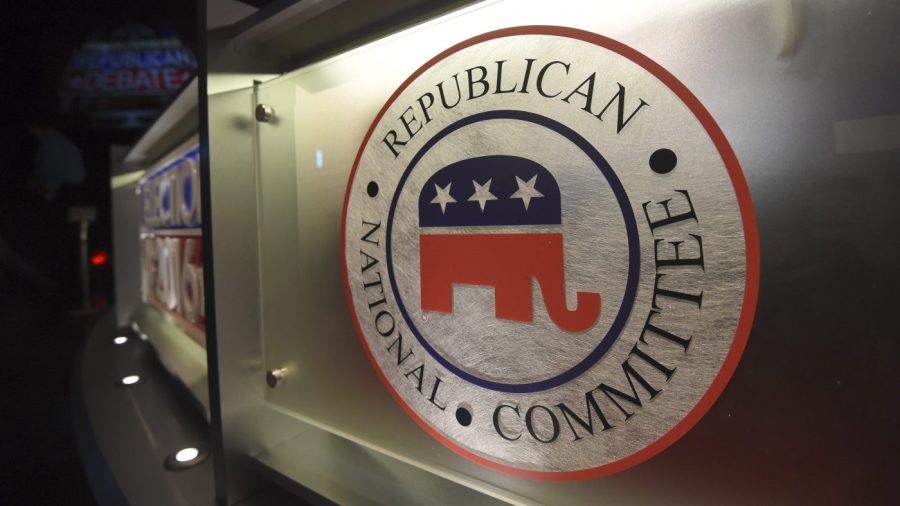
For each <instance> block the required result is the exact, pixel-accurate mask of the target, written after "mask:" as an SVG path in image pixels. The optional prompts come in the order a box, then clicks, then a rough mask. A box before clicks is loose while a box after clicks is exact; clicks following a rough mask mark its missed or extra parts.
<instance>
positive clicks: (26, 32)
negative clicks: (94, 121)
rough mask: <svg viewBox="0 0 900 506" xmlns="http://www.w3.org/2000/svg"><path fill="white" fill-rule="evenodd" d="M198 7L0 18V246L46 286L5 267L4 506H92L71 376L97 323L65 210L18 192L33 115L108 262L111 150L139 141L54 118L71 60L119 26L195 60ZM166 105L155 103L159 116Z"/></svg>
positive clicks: (0, 362)
mask: <svg viewBox="0 0 900 506" xmlns="http://www.w3.org/2000/svg"><path fill="white" fill-rule="evenodd" d="M196 12H197V6H196V2H192V1H181V0H154V1H152V2H151V1H134V0H91V1H90V2H75V1H68V2H65V1H49V2H15V3H8V4H6V5H5V8H4V12H3V15H2V16H0V63H2V74H0V83H2V84H0V100H2V109H0V110H2V114H0V239H2V240H3V241H4V242H5V243H7V244H8V245H9V246H10V247H11V248H12V249H13V250H14V251H15V252H16V254H18V255H19V256H20V257H22V258H24V259H25V260H27V261H28V262H29V263H30V264H31V265H32V266H33V267H34V268H35V269H36V270H38V271H39V272H41V273H42V274H43V275H45V276H47V277H48V278H49V279H51V280H52V285H50V286H36V285H35V284H34V283H32V282H29V281H28V280H26V279H23V278H22V276H20V275H18V274H17V273H15V272H12V271H11V270H10V269H7V268H4V266H3V264H2V263H0V369H2V370H0V378H2V392H3V402H2V412H3V414H2V416H0V434H2V438H0V455H3V457H4V458H3V459H2V460H3V463H2V465H0V504H26V505H36V504H93V503H94V501H93V498H92V495H91V492H90V488H89V486H88V484H87V481H86V479H85V477H84V472H83V470H82V468H81V463H80V460H79V456H78V452H77V449H76V444H75V440H74V435H73V430H72V420H73V418H72V409H71V405H72V395H71V385H72V377H73V368H74V365H75V363H76V358H77V355H78V353H79V350H80V347H81V345H82V343H83V341H84V336H85V330H86V329H87V328H89V327H90V325H91V323H92V322H93V321H94V319H95V318H96V314H97V311H95V312H88V313H87V314H76V313H75V312H74V311H73V310H75V309H78V308H79V307H80V304H81V300H80V293H79V291H78V278H77V275H78V262H79V252H78V234H77V228H76V225H75V224H72V223H67V222H66V220H65V209H64V208H63V206H62V205H57V206H48V205H47V204H46V203H44V202H43V201H42V199H41V198H40V197H39V196H37V195H35V194H32V193H30V192H28V191H26V190H25V188H24V184H25V182H26V181H27V179H28V177H29V176H30V174H31V172H32V171H33V169H34V155H35V150H36V148H37V145H38V144H37V141H36V140H35V139H34V138H32V137H31V135H29V132H28V128H27V124H28V122H29V120H30V119H31V118H33V117H34V116H36V115H40V116H45V117H48V118H50V120H51V121H52V122H53V123H54V126H55V127H56V128H57V130H59V131H61V132H62V133H64V134H65V135H66V136H67V137H69V138H70V139H71V140H72V141H73V142H74V143H75V144H76V145H78V147H79V148H80V149H81V151H82V154H83V158H84V164H85V167H86V169H87V173H88V175H87V180H86V181H85V183H84V184H83V187H82V188H81V190H80V192H79V193H80V195H78V196H77V197H73V198H71V199H69V202H68V203H75V204H83V205H91V206H96V207H97V209H98V217H97V222H96V223H95V224H93V225H92V226H91V230H90V234H91V241H90V251H91V252H94V251H97V250H103V251H106V252H108V253H110V254H112V255H114V254H115V252H112V251H110V248H111V242H112V241H111V238H110V195H109V178H110V167H109V146H110V145H113V144H126V145H131V144H133V143H134V142H135V141H136V140H137V139H138V138H139V136H140V134H141V131H140V130H139V129H134V128H131V129H114V128H96V127H92V126H91V123H90V121H89V117H88V115H87V113H86V112H84V111H83V112H75V113H72V112H64V111H60V100H59V97H58V91H59V89H60V85H61V79H62V77H63V74H64V72H65V69H66V64H67V62H68V60H69V58H70V57H71V55H72V53H73V52H74V51H76V50H77V49H79V48H81V47H82V45H83V44H84V42H86V41H88V40H104V39H105V38H107V37H108V36H109V34H110V33H111V32H112V30H114V29H116V28H117V27H120V26H122V25H124V24H126V23H139V24H143V25H146V26H148V27H150V28H152V29H154V30H156V31H168V32H171V31H172V30H174V32H175V33H176V34H177V36H178V38H180V39H181V41H182V43H183V44H184V45H185V46H188V47H190V48H191V49H193V50H194V52H195V54H196V32H197V30H196V25H197V14H196ZM168 99H169V97H165V98H163V99H161V100H160V101H159V102H160V105H165V101H166V100H168ZM111 265H112V262H111V260H110V262H108V263H107V264H106V265H105V266H103V267H100V268H94V269H92V277H93V278H94V280H93V286H92V303H93V304H94V305H95V306H96V307H97V309H98V310H99V309H102V308H103V307H105V306H107V305H110V304H112V303H113V302H114V300H113V299H114V294H113V293H112V275H111V269H112V267H111Z"/></svg>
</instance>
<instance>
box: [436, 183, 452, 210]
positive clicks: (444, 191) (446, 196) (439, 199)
mask: <svg viewBox="0 0 900 506" xmlns="http://www.w3.org/2000/svg"><path fill="white" fill-rule="evenodd" d="M452 185H453V183H447V186H446V187H445V188H441V187H440V186H438V185H437V184H435V185H434V192H435V193H436V194H437V195H435V196H434V198H433V199H431V203H432V204H440V206H441V214H444V212H445V211H446V210H447V204H453V203H455V202H456V199H455V198H453V197H451V196H450V186H452Z"/></svg>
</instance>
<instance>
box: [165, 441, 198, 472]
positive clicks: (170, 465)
mask: <svg viewBox="0 0 900 506" xmlns="http://www.w3.org/2000/svg"><path fill="white" fill-rule="evenodd" d="M206 455H207V454H206V451H204V450H202V449H200V448H195V447H193V446H189V447H187V448H182V449H180V450H178V451H177V452H175V453H173V454H171V455H169V456H168V457H166V460H165V461H164V462H163V466H164V467H165V468H166V469H168V470H169V471H180V470H182V469H188V468H190V467H194V466H196V465H197V464H199V463H201V462H203V461H204V460H206Z"/></svg>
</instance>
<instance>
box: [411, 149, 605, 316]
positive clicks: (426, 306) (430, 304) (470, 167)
mask: <svg viewBox="0 0 900 506" xmlns="http://www.w3.org/2000/svg"><path fill="white" fill-rule="evenodd" d="M561 204H562V203H561V197H560V190H559V185H558V184H557V183H556V180H555V179H554V177H553V175H552V174H551V173H550V171H548V170H547V169H546V168H544V167H542V166H541V165H540V164H538V163H536V162H534V161H531V160H528V159H525V158H521V157H517V156H505V155H495V156H483V157H477V158H470V159H467V160H462V161H459V162H456V163H453V164H451V165H448V166H446V167H444V168H442V169H440V170H438V171H437V172H436V173H435V174H434V175H432V176H431V177H430V178H429V179H428V181H427V182H426V183H425V185H424V186H423V188H422V191H421V193H420V195H419V204H418V208H419V229H420V236H419V261H420V274H421V297H422V310H424V311H437V312H443V313H452V312H453V285H454V284H464V285H479V286H487V287H491V288H493V289H494V301H495V302H494V305H495V308H494V311H495V315H496V317H497V318H498V319H502V320H512V321H518V322H524V323H531V322H532V321H533V319H534V301H533V300H532V299H533V297H532V282H533V281H532V280H537V282H538V285H539V287H540V292H541V296H542V297H543V300H544V305H545V307H546V309H547V314H548V315H549V316H550V319H551V320H552V321H553V322H554V323H555V324H556V325H557V326H558V327H559V328H561V329H563V330H566V331H569V332H583V331H585V330H587V329H589V328H591V327H592V326H593V325H594V323H595V322H596V321H597V318H598V317H599V316H600V294H598V293H594V292H577V295H576V299H575V307H574V308H573V309H569V306H568V304H567V302H566V279H565V259H564V240H563V233H562V211H561V209H562V205H561Z"/></svg>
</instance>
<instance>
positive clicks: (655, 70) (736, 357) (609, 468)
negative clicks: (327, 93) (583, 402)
mask: <svg viewBox="0 0 900 506" xmlns="http://www.w3.org/2000/svg"><path fill="white" fill-rule="evenodd" d="M515 35H555V36H559V37H567V38H572V39H579V40H583V41H585V42H589V43H591V44H595V45H598V46H601V47H604V48H606V49H609V50H610V51H613V52H615V53H618V54H620V55H622V56H624V57H625V58H628V59H629V60H631V61H633V62H635V63H637V64H638V65H640V66H641V67H643V68H644V69H645V70H647V71H648V72H650V73H651V74H653V75H654V76H656V78H657V79H659V80H660V81H662V82H663V83H665V84H666V86H668V87H669V89H671V90H672V91H674V92H675V94H676V95H678V97H679V98H680V99H681V100H682V102H684V103H685V104H686V105H687V106H688V108H689V109H690V110H691V112H693V113H694V116H696V117H697V119H699V120H700V123H701V124H702V125H703V127H704V128H705V129H706V133H707V134H709V136H710V138H711V139H712V141H713V143H714V144H715V146H716V148H717V149H718V150H719V155H721V157H722V160H723V161H724V162H725V166H726V168H727V169H728V175H729V176H730V177H731V184H732V186H733V187H734V190H735V193H736V194H737V199H738V205H739V207H740V210H741V220H742V222H743V227H744V241H745V248H746V254H747V259H746V287H745V289H744V301H743V307H742V309H741V316H740V319H739V320H738V326H737V331H736V332H735V336H734V341H733V342H732V344H731V349H730V350H729V351H728V355H727V356H726V357H725V361H724V362H723V363H722V368H721V369H720V370H719V373H718V374H717V375H716V377H715V379H713V382H712V385H710V387H709V389H708V390H707V391H706V393H705V394H704V395H703V397H701V398H700V400H699V401H698V402H697V405H696V406H694V408H693V409H691V411H690V412H688V414H687V415H686V416H685V417H684V418H683V419H682V420H681V421H680V422H678V423H677V424H676V425H675V426H674V427H672V429H670V430H669V432H667V433H665V434H663V435H662V436H661V437H660V438H659V439H657V440H656V441H654V442H653V443H650V444H649V445H647V446H645V447H644V448H642V449H641V450H639V451H637V452H635V453H632V454H631V455H629V456H627V457H625V458H622V459H619V460H617V461H615V462H611V463H609V464H605V465H602V466H599V467H594V468H590V469H582V470H579V471H562V472H553V471H533V470H527V469H519V468H516V467H512V466H507V465H504V464H500V463H497V462H494V461H492V460H488V459H486V458H484V457H482V456H480V455H477V454H475V453H473V452H471V451H469V450H467V449H465V448H462V447H461V446H458V445H457V444H456V443H454V442H453V441H451V440H449V439H448V438H446V437H445V436H444V435H443V434H441V433H440V432H438V431H437V430H435V429H434V428H433V427H432V426H431V425H429V424H428V422H426V421H425V420H423V419H422V418H421V417H420V416H419V415H418V413H416V412H415V411H413V409H412V408H411V407H409V406H408V405H407V404H406V402H404V400H403V399H402V398H401V397H400V395H399V394H398V393H397V391H396V390H394V387H393V386H391V384H390V382H389V381H388V379H387V378H386V377H385V375H384V373H383V372H382V371H381V368H380V367H379V366H378V363H377V362H376V361H375V357H374V355H372V352H371V350H369V346H368V344H367V343H366V340H365V337H364V335H363V332H362V329H361V328H360V325H359V319H358V318H357V316H356V311H355V310H354V309H353V296H352V294H351V293H350V285H349V282H348V279H347V264H346V262H345V261H343V258H344V256H345V248H346V242H345V239H344V238H345V234H346V220H347V206H348V204H349V201H350V190H351V187H352V185H353V178H354V176H355V175H356V169H357V167H358V166H359V161H360V159H361V158H362V154H363V150H364V149H365V147H366V145H367V144H368V142H369V138H370V137H371V136H372V132H374V130H375V127H376V126H377V125H378V123H379V122H380V121H381V118H382V116H384V113H385V112H386V111H387V109H388V108H389V107H390V106H391V104H393V102H394V100H396V99H397V97H398V96H400V93H402V92H403V90H405V89H406V88H407V87H408V86H409V85H410V84H411V83H412V82H413V81H414V80H415V79H416V78H417V77H419V76H420V75H421V74H422V73H423V72H425V71H426V70H428V69H429V68H430V67H432V66H433V65H434V64H435V63H437V62H439V61H441V60H443V59H445V58H446V57H448V56H449V55H451V54H454V53H456V52H458V51H461V50H462V49H465V48H467V47H470V46H474V45H475V44H479V43H481V42H485V41H488V40H493V39H499V38H502V37H510V36H515ZM341 258H342V261H341V267H342V273H343V278H344V290H345V293H346V295H347V304H348V306H349V308H350V314H351V315H353V324H354V325H355V326H356V333H357V335H358V337H359V339H360V341H361V342H362V345H363V349H364V350H365V352H366V355H367V356H368V357H369V361H371V362H372V366H373V368H374V369H375V373H376V374H378V377H379V378H380V379H381V382H382V383H384V385H385V386H386V387H387V389H388V391H389V392H390V393H391V395H393V396H394V399H396V400H397V402H398V403H399V404H400V407H402V408H403V409H404V410H405V411H406V413H407V414H408V415H409V416H410V417H411V418H412V419H413V420H415V422H416V423H418V424H419V425H420V426H421V427H422V429H424V430H425V432H427V433H428V434H430V435H431V436H432V437H433V438H435V439H437V440H438V441H440V442H441V443H443V444H444V446H446V447H447V448H450V449H451V450H453V451H454V452H456V453H457V454H458V455H461V456H463V457H465V458H467V459H469V460H471V461H474V462H476V463H478V464H481V465H482V466H485V467H488V468H490V469H493V470H496V471H502V472H504V473H509V474H513V475H516V476H521V477H523V478H530V479H539V480H577V479H586V478H596V477H600V476H606V475H610V474H613V473H617V472H619V471H624V470H625V469H628V468H630V467H632V466H635V465H637V464H639V463H641V462H643V461H645V460H647V459H649V458H650V457H653V456H654V455H656V454H657V453H659V452H661V451H663V450H665V449H666V448H668V447H669V446H670V445H671V444H673V443H674V442H675V441H677V440H678V439H679V438H680V437H681V436H683V435H684V434H685V433H687V431H688V430H690V429H691V427H693V426H694V425H696V424H697V422H699V421H700V418H702V417H703V415H705V414H706V412H707V411H709V408H711V407H712V405H713V403H714V402H715V401H716V399H717V398H718V397H719V395H720V394H721V393H722V391H723V390H724V389H725V385H727V384H728V380H729V379H731V375H732V374H733V373H734V370H735V369H736V368H737V365H738V362H739V361H740V358H741V355H742V354H743V352H744V347H745V346H746V345H747V338H748V337H749V335H750V328H751V327H752V326H753V316H754V313H755V312H756V299H757V296H758V292H759V236H758V234H757V230H756V215H755V214H754V212H753V203H752V201H751V199H750V190H749V189H748V188H747V182H746V180H745V179H744V174H743V173H742V172H741V166H740V164H738V160H737V157H736V156H735V155H734V151H732V149H731V146H730V145H729V144H728V140H727V139H725V135H724V134H723V133H722V130H720V129H719V126H718V125H717V124H716V122H715V120H713V118H712V116H711V115H710V114H709V112H708V111H707V110H706V108H705V107H703V105H702V104H701V103H700V101H699V100H697V97H695V96H694V94H693V93H691V92H690V90H688V89H687V87H686V86H685V85H684V84H682V83H681V81H679V80H678V79H676V78H675V76H673V75H672V74H670V73H669V72H668V71H667V70H665V69H664V68H662V67H661V66H660V65H659V64H657V63H656V62H654V61H653V60H651V59H650V58H648V57H647V56H645V55H643V54H641V53H639V52H638V51H636V50H634V49H632V48H630V47H628V46H626V45H625V44H622V43H621V42H617V41H615V40H612V39H610V38H608V37H604V36H602V35H597V34H595V33H591V32H587V31H584V30H578V29H575V28H565V27H559V26H541V25H536V26H520V27H515V28H506V29H502V30H496V31H493V32H487V33H484V34H481V35H478V36H476V37H472V38H471V39H468V40H466V41H463V42H460V43H459V44H456V45H455V46H453V47H451V48H449V49H447V50H445V51H443V52H442V53H440V54H438V55H437V56H435V57H434V58H432V59H430V60H428V61H427V62H426V63H425V64H424V65H422V66H421V67H419V69H418V70H416V71H415V72H413V74H412V75H411V76H409V77H408V78H407V79H406V80H405V81H403V84H401V85H400V87H399V88H397V91H395V92H394V94H393V95H391V97H390V98H389V99H388V101H387V102H386V103H385V105H384V107H382V108H381V111H379V113H378V115H377V116H376V117H375V120H374V121H373V122H372V126H370V127H369V131H368V132H366V136H365V138H364V139H363V142H362V144H361V145H360V147H359V152H358V153H357V154H356V160H355V161H354V162H353V169H352V170H351V172H350V178H349V179H348V181H347V192H346V194H345V196H344V209H343V212H342V215H341Z"/></svg>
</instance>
